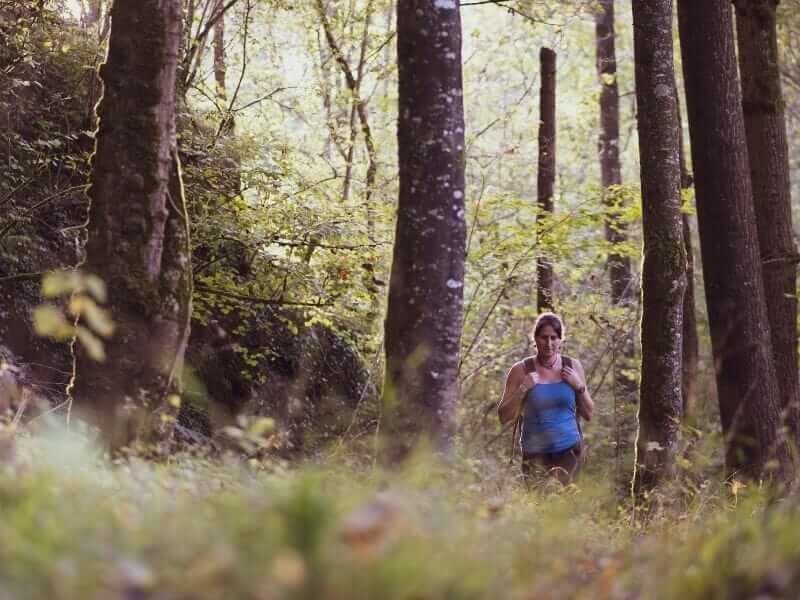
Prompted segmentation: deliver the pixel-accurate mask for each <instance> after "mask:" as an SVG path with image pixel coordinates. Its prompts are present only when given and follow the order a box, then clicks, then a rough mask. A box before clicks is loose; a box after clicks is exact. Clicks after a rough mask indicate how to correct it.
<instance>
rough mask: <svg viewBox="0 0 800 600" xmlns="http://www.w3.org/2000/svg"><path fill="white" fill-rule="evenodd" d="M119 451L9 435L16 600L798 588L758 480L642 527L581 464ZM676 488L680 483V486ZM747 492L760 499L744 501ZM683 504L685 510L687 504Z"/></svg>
mask: <svg viewBox="0 0 800 600" xmlns="http://www.w3.org/2000/svg"><path fill="white" fill-rule="evenodd" d="M347 451H348V450H347V449H344V450H343V449H340V450H339V452H340V454H339V455H337V457H336V459H335V460H334V459H328V460H324V461H321V462H319V463H318V464H308V465H306V466H302V467H299V468H297V469H292V470H287V469H283V468H281V467H280V466H279V465H274V464H270V463H268V462H261V463H245V462H242V461H239V460H236V459H235V458H227V459H215V460H209V459H203V458H197V457H181V458H176V459H175V460H173V461H171V462H170V463H168V464H160V465H156V464H152V463H147V462H144V461H139V460H136V459H135V458H134V459H129V460H126V461H122V462H118V463H116V464H111V463H109V462H108V461H107V460H106V459H105V458H104V457H103V456H102V455H101V454H100V453H99V452H97V451H96V450H95V449H94V448H93V447H92V446H91V444H90V443H89V442H87V441H86V440H85V438H83V437H81V436H79V435H76V434H66V433H64V432H56V431H51V432H49V433H47V434H37V435H36V436H35V437H17V438H16V449H15V456H14V457H13V458H8V459H7V460H6V462H5V464H4V465H3V467H2V473H0V599H5V598H54V599H60V598H64V599H67V598H69V599H73V598H81V599H83V598H154V599H173V598H175V599H183V598H186V599H189V598H226V599H227V598H255V599H281V598H331V599H339V598H341V599H350V598H381V599H394V598H397V599H409V600H410V599H427V598H430V599H439V598H447V599H454V600H457V599H471V598H636V597H643V598H708V597H725V598H746V597H755V596H757V595H758V594H762V595H763V594H766V595H768V596H769V597H789V596H793V597H795V596H796V595H797V592H798V590H800V578H799V576H798V574H800V568H798V566H800V535H798V534H800V518H798V517H797V515H796V514H795V513H794V512H792V511H791V510H788V509H784V508H774V509H771V510H766V509H765V508H764V506H765V505H764V503H763V502H762V501H761V500H760V499H759V498H758V494H757V493H751V492H753V491H756V490H750V489H745V490H738V489H737V490H736V492H737V495H736V496H735V497H734V496H733V495H732V494H731V493H730V491H729V490H728V489H726V488H725V487H723V486H715V485H713V484H712V485H708V486H706V487H705V489H704V490H702V491H699V492H697V494H704V495H705V499H704V501H702V502H701V501H699V500H698V499H697V498H695V501H693V502H682V503H675V502H673V503H672V504H664V505H663V506H668V508H663V509H662V510H661V511H660V512H657V513H655V516H654V515H653V513H651V515H650V517H649V519H648V520H647V521H645V520H644V519H643V518H642V517H640V516H638V515H637V513H636V512H634V511H631V510H630V508H629V507H628V506H627V505H626V504H625V503H624V502H620V501H619V499H618V498H617V497H616V496H615V493H614V491H613V489H612V488H613V485H612V484H611V483H610V481H609V478H608V477H607V476H606V475H604V474H602V473H598V474H594V475H593V474H591V473H590V474H589V475H588V476H586V477H584V478H583V479H582V480H580V482H579V484H578V485H576V486H572V487H570V488H567V489H562V488H560V487H559V486H557V485H554V484H552V483H547V482H545V483H543V484H542V485H541V486H539V487H538V488H537V489H533V490H529V489H527V488H526V487H525V486H523V485H522V484H521V483H520V482H519V481H517V480H516V478H515V477H513V471H509V470H508V468H506V467H504V466H503V465H501V464H500V463H497V462H493V461H492V460H490V459H485V460H482V459H476V458H471V459H468V458H459V457H453V458H450V459H448V460H443V459H440V458H435V457H433V456H432V455H429V454H426V453H424V452H421V453H419V454H418V455H417V456H416V457H415V458H414V459H413V460H412V461H410V462H409V464H408V465H407V466H406V467H405V468H404V469H403V470H402V471H400V472H396V473H389V472H386V471H382V470H380V469H378V468H369V467H366V468H364V467H362V468H354V467H351V466H342V465H344V464H346V463H349V462H356V461H348V460H343V459H342V456H341V452H347ZM676 493H682V492H680V491H676ZM750 496H752V498H751V497H750ZM677 507H680V508H677Z"/></svg>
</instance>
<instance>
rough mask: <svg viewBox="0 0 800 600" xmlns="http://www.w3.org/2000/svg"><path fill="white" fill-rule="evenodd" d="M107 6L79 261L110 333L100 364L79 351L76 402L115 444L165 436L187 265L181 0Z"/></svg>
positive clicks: (185, 324) (187, 305) (180, 344)
mask: <svg viewBox="0 0 800 600" xmlns="http://www.w3.org/2000/svg"><path fill="white" fill-rule="evenodd" d="M112 11H113V15H112V19H113V25H112V32H111V36H110V39H109V51H108V59H107V61H106V63H105V64H104V65H103V67H102V68H101V70H100V74H101V77H102V80H103V83H104V86H105V89H104V96H103V98H102V100H101V102H100V104H99V118H100V127H99V130H98V133H97V147H96V152H95V155H94V160H93V163H92V178H91V181H92V184H91V187H90V189H89V197H90V199H91V208H90V220H89V225H88V241H87V245H86V254H87V256H86V263H85V268H86V269H87V270H88V271H90V272H93V273H96V274H98V275H99V276H100V277H102V278H103V279H104V280H105V282H106V284H107V285H108V290H109V298H108V302H109V305H110V309H111V313H112V317H113V320H114V322H115V324H116V331H115V334H114V336H113V338H112V339H111V340H110V341H109V342H108V343H107V346H106V354H107V359H106V361H105V362H104V363H103V364H97V363H94V362H93V361H91V360H90V359H89V358H88V357H86V356H85V355H83V354H82V353H81V354H79V356H78V371H77V380H76V387H75V399H76V402H77V403H78V405H79V407H84V408H86V409H87V411H88V412H89V414H90V417H91V418H94V419H95V420H96V421H97V422H98V423H99V424H100V426H101V427H102V429H103V432H104V434H105V435H106V436H107V439H108V440H109V441H110V443H111V444H112V447H118V446H120V445H123V444H128V443H129V442H131V441H132V440H133V439H135V438H137V437H139V436H141V435H143V434H144V435H150V434H151V433H154V432H157V433H158V439H161V440H163V439H166V438H168V437H169V434H170V433H171V425H172V423H173V422H174V414H175V412H176V409H177V407H176V406H175V403H172V402H167V401H166V400H167V397H168V395H169V394H171V393H175V392H177V391H179V373H180V370H181V367H182V361H183V352H184V349H185V347H186V342H187V339H188V334H189V316H190V314H191V270H190V264H191V262H190V257H189V239H188V231H189V230H188V221H187V215H186V210H185V205H184V198H183V189H182V183H181V177H180V166H179V163H178V154H177V146H176V135H175V106H176V69H177V57H178V48H179V45H180V35H181V25H182V13H181V2H180V0H136V1H134V0H117V1H116V2H115V3H114V5H113V8H112ZM123 199H124V201H123Z"/></svg>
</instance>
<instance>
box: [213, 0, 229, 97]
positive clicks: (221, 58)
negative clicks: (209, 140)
mask: <svg viewBox="0 0 800 600" xmlns="http://www.w3.org/2000/svg"><path fill="white" fill-rule="evenodd" d="M223 6H224V2H223V1H222V0H220V1H219V2H218V3H217V8H216V11H215V12H217V13H219V12H220V11H221V10H222V8H223ZM212 44H213V45H214V83H215V84H216V93H217V98H218V99H219V100H221V101H222V102H223V103H224V102H225V101H226V100H227V99H228V92H227V90H226V78H227V75H228V65H227V61H226V60H225V15H222V16H220V17H219V18H218V20H217V22H216V23H215V24H214V39H213V40H212Z"/></svg>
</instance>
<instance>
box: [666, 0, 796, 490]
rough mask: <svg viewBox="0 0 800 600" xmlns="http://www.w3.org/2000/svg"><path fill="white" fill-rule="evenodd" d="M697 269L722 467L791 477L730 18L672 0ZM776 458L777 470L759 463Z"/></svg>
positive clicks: (692, 0)
mask: <svg viewBox="0 0 800 600" xmlns="http://www.w3.org/2000/svg"><path fill="white" fill-rule="evenodd" d="M678 17H679V22H680V38H681V51H682V54H683V67H684V81H685V82H686V102H687V113H688V117H689V133H690V137H691V148H692V164H693V166H694V175H695V189H696V192H697V220H698V228H699V231H700V249H701V252H702V262H703V277H704V280H705V287H706V302H707V305H708V320H709V326H710V329H711V345H712V350H713V353H714V364H715V367H716V378H717V390H718V393H719V406H720V417H721V420H722V430H723V433H724V434H725V436H726V442H727V448H726V457H725V458H726V467H727V469H728V472H729V473H736V472H741V473H742V474H745V475H748V476H751V477H755V478H757V477H762V476H764V477H772V476H775V477H777V478H778V479H789V478H790V477H791V470H792V465H791V457H790V456H789V453H788V451H787V448H786V444H785V441H783V440H781V438H780V435H779V434H780V431H779V429H780V422H781V418H780V417H781V416H780V401H779V389H778V383H777V379H776V373H775V365H774V362H773V353H772V342H771V339H770V331H769V321H768V318H767V307H766V302H765V299H764V286H763V280H762V270H761V261H760V257H759V252H758V237H757V231H756V225H755V211H754V209H753V202H752V188H751V184H750V172H749V163H748V158H747V146H746V145H745V131H744V119H743V116H742V105H741V92H740V88H739V81H738V76H737V71H736V56H735V52H734V41H733V20H732V14H731V7H730V3H729V2H728V1H727V0H705V1H704V2H697V1H696V0H678ZM771 458H775V459H777V464H778V472H777V473H774V474H773V473H770V472H768V471H766V470H765V468H766V467H767V462H768V461H769V460H770V459H771Z"/></svg>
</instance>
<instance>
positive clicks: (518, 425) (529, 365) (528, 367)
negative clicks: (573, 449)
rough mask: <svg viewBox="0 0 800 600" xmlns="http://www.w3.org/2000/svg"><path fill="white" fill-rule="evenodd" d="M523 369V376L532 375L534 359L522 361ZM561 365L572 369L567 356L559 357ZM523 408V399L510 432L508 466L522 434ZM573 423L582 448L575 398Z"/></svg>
mask: <svg viewBox="0 0 800 600" xmlns="http://www.w3.org/2000/svg"><path fill="white" fill-rule="evenodd" d="M522 363H523V365H524V367H525V374H526V375H527V374H529V373H533V372H535V371H536V359H535V358H534V357H532V356H529V357H527V358H526V359H525V360H523V361H522ZM561 364H562V367H570V368H571V367H572V359H571V358H570V357H569V356H563V355H562V356H561ZM524 406H525V399H524V398H523V399H522V401H521V402H520V403H519V410H518V411H517V417H516V419H514V428H513V430H512V432H511V453H510V458H509V459H508V462H509V464H511V463H513V462H514V454H515V453H516V449H517V443H518V440H517V434H518V433H521V432H522V409H523V407H524ZM575 423H576V424H577V426H578V436H579V440H578V444H579V445H580V446H581V448H583V430H582V429H581V417H580V415H579V414H578V399H577V397H576V398H575Z"/></svg>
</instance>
